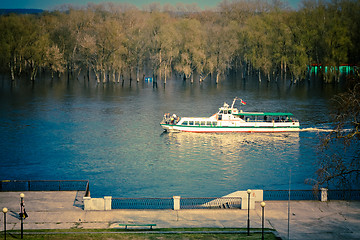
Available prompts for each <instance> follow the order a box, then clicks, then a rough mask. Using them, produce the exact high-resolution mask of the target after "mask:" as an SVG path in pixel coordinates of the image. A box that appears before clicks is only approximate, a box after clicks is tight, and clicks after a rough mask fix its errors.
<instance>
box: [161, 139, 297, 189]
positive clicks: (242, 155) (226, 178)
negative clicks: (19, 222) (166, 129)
mask: <svg viewBox="0 0 360 240" xmlns="http://www.w3.org/2000/svg"><path fill="white" fill-rule="evenodd" d="M162 137H163V138H164V141H165V143H166V144H167V145H168V151H169V154H168V156H170V157H171V158H172V159H171V160H170V162H173V161H176V162H177V165H176V164H174V167H175V168H176V166H181V168H179V169H186V168H187V169H188V170H187V171H188V173H186V175H188V176H189V178H191V180H192V181H196V182H197V183H198V184H199V185H200V186H204V188H206V183H207V184H216V185H218V186H217V188H218V189H219V188H220V189H223V190H224V192H222V194H223V195H226V194H229V193H231V192H233V191H237V190H241V189H248V188H259V189H261V188H264V186H265V187H266V188H267V189H281V188H285V189H286V187H287V186H288V185H287V183H285V182H284V181H283V179H284V174H286V176H288V171H289V169H290V168H294V169H295V168H298V169H301V168H302V165H303V164H304V163H303V162H302V161H301V160H300V157H299V156H300V150H299V145H300V144H299V142H300V141H299V132H287V133H185V132H180V133H163V134H162ZM169 164H171V163H169ZM180 174H183V173H180ZM188 181H189V182H190V179H189V180H188ZM294 181H298V182H299V184H300V183H301V184H303V181H304V178H303V177H302V176H299V179H294ZM200 186H199V187H200ZM216 195H217V196H218V194H216Z"/></svg>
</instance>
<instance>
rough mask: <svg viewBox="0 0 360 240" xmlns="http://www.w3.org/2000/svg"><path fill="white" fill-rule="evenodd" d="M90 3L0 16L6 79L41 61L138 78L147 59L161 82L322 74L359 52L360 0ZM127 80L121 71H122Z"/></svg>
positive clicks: (56, 67) (55, 69)
mask: <svg viewBox="0 0 360 240" xmlns="http://www.w3.org/2000/svg"><path fill="white" fill-rule="evenodd" d="M146 9H147V10H146V11H141V10H139V9H137V8H136V7H134V6H132V5H130V4H113V3H103V4H99V5H97V4H88V5H87V7H83V8H77V9H75V8H72V7H67V8H65V9H63V11H53V12H45V13H43V14H42V15H36V16H35V15H3V16H0V33H1V38H0V50H1V53H2V54H1V55H0V71H1V72H3V73H7V74H10V76H11V78H12V79H15V77H17V76H19V75H21V74H27V75H28V76H30V79H32V80H34V78H35V76H36V73H37V72H38V70H39V69H44V70H48V71H50V72H52V73H58V74H62V73H64V72H65V71H67V72H68V73H71V74H72V75H75V76H76V75H78V74H80V73H81V72H85V71H86V72H88V75H89V74H90V72H91V73H93V74H95V77H96V79H97V81H98V82H100V81H103V82H106V81H111V80H112V81H116V80H117V81H119V80H120V76H121V77H123V78H124V76H126V77H129V79H130V80H131V79H132V74H134V73H135V74H136V80H137V81H139V80H140V76H141V75H144V74H145V70H146V68H151V69H152V72H153V75H154V76H155V77H157V78H158V79H160V80H162V79H164V81H165V82H166V79H167V77H168V76H169V75H170V74H171V72H172V71H176V72H177V73H179V74H181V75H184V76H185V77H186V78H189V77H192V78H191V79H193V76H194V73H195V72H197V73H199V74H200V75H201V78H200V81H202V80H204V79H205V78H206V76H208V75H210V74H211V75H212V74H214V75H215V76H216V82H218V81H219V79H220V76H221V75H223V74H225V73H226V72H227V70H229V69H232V68H238V67H239V66H245V67H246V69H247V71H248V72H249V73H250V72H254V73H257V74H259V80H261V75H262V74H264V75H266V76H267V79H268V80H269V81H270V80H271V79H272V76H273V77H274V76H277V75H279V74H286V73H289V74H290V76H292V79H294V80H298V79H299V80H301V79H304V78H306V76H307V75H306V73H307V68H308V66H309V65H310V64H314V63H315V64H320V65H322V66H328V67H330V68H329V69H332V71H328V73H327V74H325V72H324V71H323V70H324V69H325V67H323V68H321V69H322V72H320V74H322V76H323V78H324V80H325V81H328V82H329V81H333V80H336V81H338V80H339V72H338V66H339V65H340V64H344V63H350V64H358V63H359V62H360V47H359V43H360V32H359V31H358V29H359V27H360V26H359V24H360V17H359V16H360V15H359V14H358V12H359V11H360V4H359V1H356V0H340V1H333V2H325V1H312V0H304V1H303V2H302V7H301V8H300V9H299V10H297V11H294V10H291V9H289V8H287V7H286V4H284V3H283V2H281V1H272V2H270V1H266V0H258V1H252V0H234V1H226V0H224V1H222V2H221V3H219V5H218V8H217V9H216V10H214V11H212V10H206V11H200V10H199V9H198V8H197V7H196V6H195V5H181V6H180V5H177V8H175V7H171V6H170V5H166V6H164V8H163V11H161V6H160V5H159V4H149V5H148V6H147V7H146ZM123 80H124V79H123Z"/></svg>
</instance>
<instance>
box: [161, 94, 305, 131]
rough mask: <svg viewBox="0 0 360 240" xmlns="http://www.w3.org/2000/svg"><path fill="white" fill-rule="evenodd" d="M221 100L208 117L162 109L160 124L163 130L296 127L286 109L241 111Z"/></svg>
mask: <svg viewBox="0 0 360 240" xmlns="http://www.w3.org/2000/svg"><path fill="white" fill-rule="evenodd" d="M237 100H239V101H240V103H241V104H242V105H246V103H245V102H244V101H243V100H242V99H240V98H235V99H234V100H233V103H232V105H231V107H230V106H229V105H228V104H227V103H224V106H222V107H220V108H219V111H218V112H217V113H215V114H214V115H212V116H211V117H181V118H180V117H178V116H176V115H175V114H172V115H171V114H169V113H166V114H165V115H164V118H163V120H162V121H161V123H160V125H161V126H162V127H163V129H164V130H165V131H167V132H206V133H208V132H209V133H213V132H291V131H299V130H300V123H299V121H298V120H297V119H295V118H294V117H293V114H292V113H286V112H243V111H242V110H238V109H237V108H235V107H234V105H235V102H236V101H237Z"/></svg>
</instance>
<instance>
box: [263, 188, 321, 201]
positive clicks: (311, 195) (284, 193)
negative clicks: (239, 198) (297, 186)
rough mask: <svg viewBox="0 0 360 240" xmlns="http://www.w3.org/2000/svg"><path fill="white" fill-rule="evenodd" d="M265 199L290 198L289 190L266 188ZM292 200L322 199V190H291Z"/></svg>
mask: <svg viewBox="0 0 360 240" xmlns="http://www.w3.org/2000/svg"><path fill="white" fill-rule="evenodd" d="M263 197H264V201H269V200H289V190H264V196H263ZM290 200H320V191H313V190H290Z"/></svg>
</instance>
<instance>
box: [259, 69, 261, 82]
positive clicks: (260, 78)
mask: <svg viewBox="0 0 360 240" xmlns="http://www.w3.org/2000/svg"><path fill="white" fill-rule="evenodd" d="M259 82H261V73H260V69H259Z"/></svg>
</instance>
